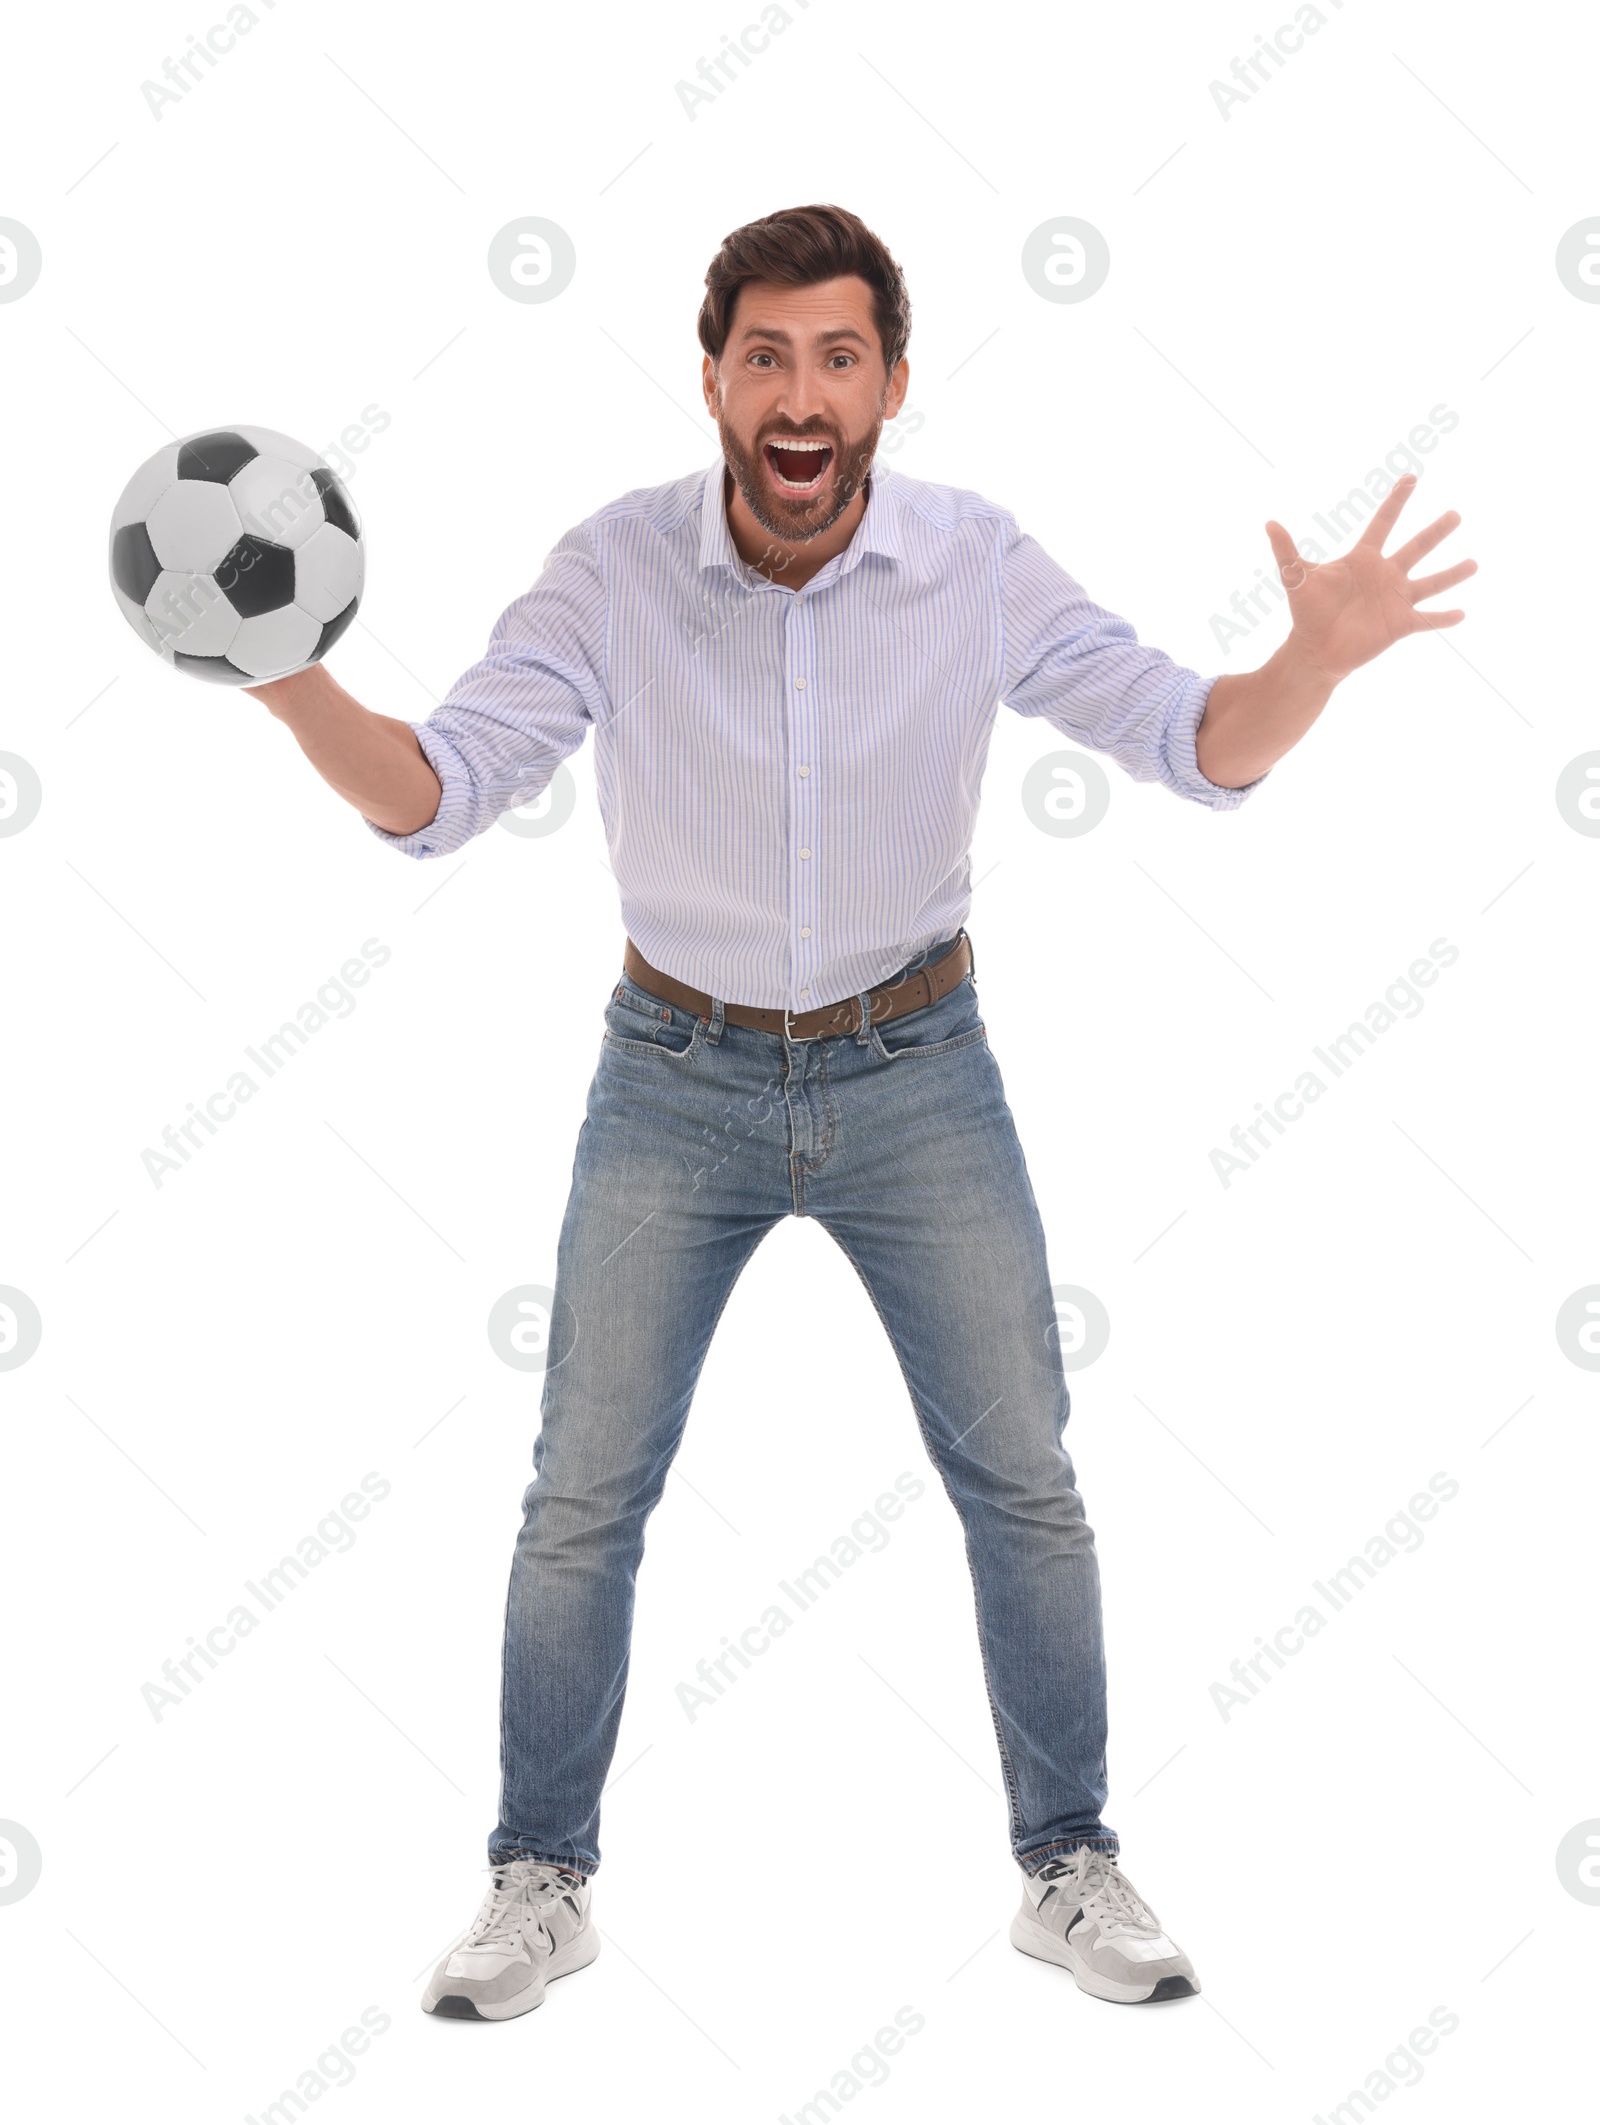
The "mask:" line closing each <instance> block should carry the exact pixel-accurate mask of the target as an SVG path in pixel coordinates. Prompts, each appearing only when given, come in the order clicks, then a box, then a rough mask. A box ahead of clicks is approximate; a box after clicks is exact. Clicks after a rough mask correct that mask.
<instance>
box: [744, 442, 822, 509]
mask: <svg viewBox="0 0 1600 2125" xmlns="http://www.w3.org/2000/svg"><path fill="white" fill-rule="evenodd" d="M761 448H762V455H763V456H764V457H765V459H766V461H767V469H768V470H769V471H770V472H771V474H772V477H773V481H774V484H775V485H776V486H777V488H778V491H779V492H780V493H781V494H792V495H795V496H798V497H799V498H800V499H801V500H804V499H805V497H806V496H808V495H813V494H815V493H816V492H817V490H818V488H819V487H820V486H821V485H822V483H823V481H824V480H825V479H826V478H827V476H828V467H829V466H830V465H831V464H832V463H833V445H832V443H824V442H809V441H807V442H802V441H799V440H797V439H796V440H791V439H787V438H786V439H785V440H784V441H782V442H775V443H774V442H769V443H763V445H762V446H761Z"/></svg>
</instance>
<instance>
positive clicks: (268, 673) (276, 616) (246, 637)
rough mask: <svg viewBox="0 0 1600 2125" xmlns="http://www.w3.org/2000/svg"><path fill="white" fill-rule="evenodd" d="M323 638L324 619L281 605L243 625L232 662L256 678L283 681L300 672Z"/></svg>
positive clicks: (231, 648) (230, 657)
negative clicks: (274, 610)
mask: <svg viewBox="0 0 1600 2125" xmlns="http://www.w3.org/2000/svg"><path fill="white" fill-rule="evenodd" d="M321 636H322V623H321V621H320V620H314V619H313V618H312V617H311V615H310V613H308V612H302V611H301V610H300V608H299V606H298V605H280V606H279V607H278V609H277V611H276V612H262V613H257V614H256V615H255V616H254V617H253V618H251V619H248V620H241V621H240V622H239V632H238V633H237V634H236V635H235V636H234V638H233V641H232V643H231V644H230V645H229V649H228V661H229V663H230V664H237V665H238V667H239V669H240V670H241V671H247V672H248V673H249V674H250V676H251V678H252V679H281V678H282V677H283V675H284V674H285V672H291V671H298V670H299V669H300V667H301V665H302V664H304V663H305V661H306V659H307V658H308V657H309V656H310V654H311V652H312V651H313V650H314V649H315V648H316V646H317V643H318V642H319V640H320V639H321Z"/></svg>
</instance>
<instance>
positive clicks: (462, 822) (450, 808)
mask: <svg viewBox="0 0 1600 2125" xmlns="http://www.w3.org/2000/svg"><path fill="white" fill-rule="evenodd" d="M411 729H412V734H413V736H414V737H415V738H416V741H417V743H418V745H419V746H420V747H421V748H422V757H423V758H424V759H425V760H426V761H427V763H428V765H429V766H430V767H431V768H432V769H433V771H434V773H435V774H436V775H437V776H438V778H439V790H440V796H439V809H438V810H437V811H436V812H435V813H434V815H433V817H432V818H431V819H430V820H429V822H428V824H427V825H426V826H419V827H418V828H417V830H416V832H415V833H414V834H391V833H388V832H386V831H385V829H384V828H383V827H381V826H374V825H373V823H372V821H371V820H370V819H369V818H368V817H367V815H366V813H365V812H363V813H362V815H361V823H362V825H363V826H365V827H366V828H367V829H368V831H369V832H371V833H374V834H376V835H377V837H378V839H379V840H380V841H382V842H384V843H386V844H387V845H388V847H390V848H392V849H398V850H399V851H400V854H401V855H402V856H417V857H426V856H451V855H454V853H455V851H456V850H457V849H458V848H460V847H461V845H462V843H463V842H465V841H467V840H469V839H470V838H471V829H470V824H469V821H468V818H467V812H468V809H469V799H470V785H469V784H468V782H467V778H466V776H465V774H464V773H463V772H462V768H461V762H460V758H459V756H458V755H457V753H456V752H455V751H454V749H453V748H452V747H451V746H450V745H448V744H447V743H446V742H445V740H444V739H443V738H441V737H440V736H439V734H438V732H437V731H433V730H430V729H429V727H428V725H427V724H426V723H413V724H412V726H411Z"/></svg>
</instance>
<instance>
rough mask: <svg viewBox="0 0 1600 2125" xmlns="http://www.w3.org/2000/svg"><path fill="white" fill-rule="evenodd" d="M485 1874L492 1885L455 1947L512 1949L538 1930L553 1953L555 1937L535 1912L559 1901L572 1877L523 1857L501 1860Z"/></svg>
mask: <svg viewBox="0 0 1600 2125" xmlns="http://www.w3.org/2000/svg"><path fill="white" fill-rule="evenodd" d="M489 1873H490V1876H491V1878H492V1886H491V1888H490V1890H489V1893H488V1895H487V1896H486V1897H485V1898H484V1900H483V1906H482V1909H481V1910H480V1911H479V1913H478V1915H477V1917H476V1918H475V1919H474V1920H473V1921H472V1924H471V1925H470V1926H469V1927H468V1928H467V1931H466V1934H465V1936H464V1937H463V1938H462V1939H461V1940H459V1941H458V1942H457V1943H456V1947H457V1948H505V1949H512V1950H515V1949H518V1948H520V1947H522V1946H523V1944H524V1942H525V1940H526V1939H527V1936H528V1934H529V1933H530V1932H538V1933H540V1934H542V1935H543V1936H544V1939H545V1940H546V1941H547V1942H548V1944H549V1947H550V1951H551V1953H552V1954H553V1953H554V1952H555V1945H556V1944H555V1936H554V1934H552V1933H551V1931H550V1929H549V1927H548V1926H546V1925H545V1924H544V1922H543V1921H542V1919H541V1918H540V1916H539V1914H540V1912H541V1910H548V1909H549V1908H550V1906H551V1905H552V1904H556V1903H559V1902H560V1901H561V1898H562V1897H563V1896H564V1895H565V1894H566V1891H567V1889H568V1888H569V1886H570V1885H571V1881H572V1879H573V1877H571V1876H569V1875H567V1874H566V1873H564V1872H563V1870H562V1869H561V1868H559V1867H549V1866H545V1865H543V1864H540V1863H529V1862H528V1861H526V1860H522V1861H518V1860H509V1861H508V1860H501V1861H500V1862H498V1864H496V1865H494V1866H492V1867H490V1869H489ZM453 1952H454V1951H453V1950H452V1953H453Z"/></svg>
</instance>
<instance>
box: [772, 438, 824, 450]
mask: <svg viewBox="0 0 1600 2125" xmlns="http://www.w3.org/2000/svg"><path fill="white" fill-rule="evenodd" d="M767 447H768V448H769V449H771V450H831V449H832V448H833V445H832V444H831V443H802V442H800V441H798V440H793V441H791V440H790V438H789V437H787V436H774V437H769V438H768V445H767Z"/></svg>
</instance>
